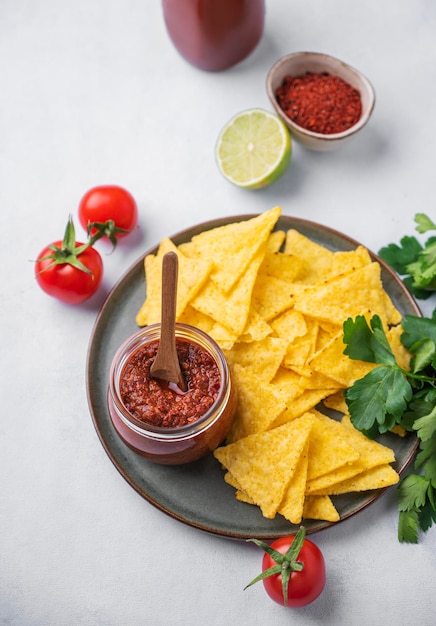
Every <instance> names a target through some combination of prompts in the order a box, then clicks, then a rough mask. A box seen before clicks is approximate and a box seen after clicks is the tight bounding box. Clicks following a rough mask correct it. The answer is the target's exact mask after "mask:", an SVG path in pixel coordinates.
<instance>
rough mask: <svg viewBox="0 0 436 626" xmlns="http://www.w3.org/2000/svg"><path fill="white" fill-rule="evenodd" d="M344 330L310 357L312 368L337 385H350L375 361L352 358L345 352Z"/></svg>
mask: <svg viewBox="0 0 436 626" xmlns="http://www.w3.org/2000/svg"><path fill="white" fill-rule="evenodd" d="M344 350H345V344H344V341H343V333H342V331H341V332H340V333H338V334H337V335H336V337H334V338H333V339H331V340H330V341H329V343H327V344H326V345H325V346H324V347H323V348H322V349H321V350H319V351H318V352H316V353H315V354H314V355H313V356H311V357H310V358H309V359H308V364H309V365H310V367H311V369H313V370H314V371H315V372H318V373H320V374H324V376H328V377H329V378H332V379H333V380H335V381H336V384H337V386H340V387H344V388H345V387H350V386H351V385H352V384H353V383H354V382H355V381H356V380H357V379H359V378H362V377H363V376H365V375H366V374H368V373H369V372H370V371H371V370H372V369H374V367H376V364H375V363H367V362H365V361H358V360H354V359H350V357H348V356H347V355H346V354H344Z"/></svg>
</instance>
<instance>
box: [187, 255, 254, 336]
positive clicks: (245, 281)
mask: <svg viewBox="0 0 436 626" xmlns="http://www.w3.org/2000/svg"><path fill="white" fill-rule="evenodd" d="M264 253H265V250H264V248H262V249H260V250H258V251H257V252H256V254H255V255H254V257H253V258H252V260H251V262H250V264H249V266H248V267H247V269H246V271H245V273H244V274H243V275H242V276H241V277H240V279H239V280H238V281H237V282H236V283H235V284H234V285H233V287H232V288H231V289H230V291H228V292H227V293H224V291H222V290H221V289H219V288H218V287H217V286H216V285H215V283H214V282H213V281H208V282H207V283H206V284H205V285H204V286H203V287H202V289H201V291H200V292H199V293H198V294H197V295H196V296H195V297H194V298H193V299H191V301H190V304H191V306H192V307H193V308H194V309H197V310H198V311H200V312H201V313H204V314H205V315H208V316H210V317H212V319H214V320H215V321H216V322H218V323H219V324H222V325H223V326H226V327H227V328H228V329H229V330H231V331H232V332H233V333H234V334H235V335H236V336H238V335H240V334H241V333H242V332H243V331H244V328H245V326H246V324H247V321H248V316H249V312H250V304H251V295H252V291H253V286H254V283H255V281H256V277H257V272H258V269H259V266H260V264H261V262H262V259H263V256H264Z"/></svg>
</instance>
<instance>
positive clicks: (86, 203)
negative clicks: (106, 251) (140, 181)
mask: <svg viewBox="0 0 436 626" xmlns="http://www.w3.org/2000/svg"><path fill="white" fill-rule="evenodd" d="M79 221H80V223H81V225H82V226H83V228H84V229H85V230H87V229H88V226H89V225H90V224H93V223H104V222H109V221H112V222H113V224H114V228H115V229H116V230H115V236H116V237H117V238H120V237H124V236H126V235H128V234H129V232H130V231H131V230H133V228H135V226H136V223H137V221H138V208H137V206H136V202H135V200H134V198H133V196H132V195H131V194H130V193H129V192H128V191H126V190H125V189H123V188H122V187H118V186H117V185H101V186H98V187H93V188H92V189H90V190H89V191H87V192H86V193H85V195H84V196H83V198H82V200H81V201H80V204H79ZM90 234H91V235H93V234H95V229H93V228H91V230H90Z"/></svg>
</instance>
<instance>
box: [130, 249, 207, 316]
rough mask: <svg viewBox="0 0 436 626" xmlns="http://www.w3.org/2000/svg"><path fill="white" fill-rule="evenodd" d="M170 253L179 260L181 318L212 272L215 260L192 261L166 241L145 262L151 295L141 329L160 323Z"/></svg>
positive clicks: (179, 313)
mask: <svg viewBox="0 0 436 626" xmlns="http://www.w3.org/2000/svg"><path fill="white" fill-rule="evenodd" d="M167 252H175V253H176V254H177V257H178V261H179V268H178V282H177V307H176V317H177V318H180V316H181V315H182V314H183V312H184V310H185V309H186V307H187V306H188V304H189V303H190V302H191V301H192V299H193V298H194V297H195V295H196V294H197V293H198V292H199V291H200V289H201V288H202V286H203V285H204V284H205V282H206V280H207V278H208V276H209V274H210V271H211V269H212V263H211V261H208V260H202V259H195V260H193V259H190V258H188V257H186V256H185V255H184V254H182V253H181V252H180V251H179V250H178V248H177V247H176V246H175V245H174V244H173V242H172V241H171V240H170V239H163V240H162V242H161V244H160V246H159V249H158V252H157V255H156V256H153V255H147V256H146V258H145V260H144V265H145V275H146V284H147V294H146V299H145V302H144V304H143V306H142V307H141V308H140V310H139V311H138V313H137V316H136V323H137V324H138V326H145V325H147V324H153V323H157V322H160V317H161V316H160V309H161V285H162V258H163V256H164V254H166V253H167Z"/></svg>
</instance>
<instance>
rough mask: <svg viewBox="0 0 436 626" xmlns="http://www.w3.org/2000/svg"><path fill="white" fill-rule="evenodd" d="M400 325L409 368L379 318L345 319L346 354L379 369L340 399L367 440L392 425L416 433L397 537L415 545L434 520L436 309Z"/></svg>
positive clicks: (402, 493) (401, 496)
mask: <svg viewBox="0 0 436 626" xmlns="http://www.w3.org/2000/svg"><path fill="white" fill-rule="evenodd" d="M402 327H403V331H404V332H403V334H402V335H401V342H402V344H403V345H404V346H405V347H406V348H407V349H408V350H409V352H410V353H411V355H412V357H411V360H410V370H405V369H403V368H402V367H400V365H399V364H398V363H397V360H396V358H395V355H394V354H393V352H392V350H391V347H390V345H389V342H388V340H387V337H386V334H385V332H384V329H383V325H382V322H381V320H380V318H379V317H378V316H377V315H374V316H373V317H372V318H371V320H370V323H369V324H368V322H367V320H366V318H365V317H364V316H362V315H361V316H357V317H356V319H355V320H352V319H351V318H349V319H348V320H346V322H345V323H344V343H345V344H346V348H345V350H344V353H345V354H347V355H348V356H349V357H350V358H351V359H358V360H362V361H367V362H369V363H375V364H377V366H376V367H375V368H374V369H373V370H371V372H369V374H367V375H366V376H364V377H363V378H361V379H359V380H357V381H356V382H355V383H354V384H353V385H352V386H351V387H349V388H348V389H347V390H346V391H345V394H344V395H345V399H346V402H347V406H348V409H349V412H350V417H351V421H352V423H353V424H354V426H355V427H356V428H357V429H358V430H360V431H362V432H364V433H365V434H366V435H367V436H369V437H375V436H377V435H378V434H379V433H380V434H381V433H386V432H387V431H389V430H391V429H392V428H393V427H394V426H395V425H399V426H402V427H403V428H404V429H405V430H406V431H409V432H416V434H417V436H418V439H419V452H418V454H417V456H416V459H415V462H414V470H415V473H411V474H408V475H407V476H405V477H404V478H402V479H401V480H400V483H399V486H398V490H399V497H398V510H399V525H398V539H399V540H400V541H401V542H407V543H418V540H419V532H420V530H421V531H423V532H425V531H427V530H428V529H429V528H430V527H431V526H432V524H433V523H434V522H436V310H435V311H434V312H433V316H432V318H425V317H416V316H413V315H406V316H405V318H404V320H403V322H402Z"/></svg>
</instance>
